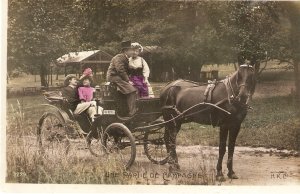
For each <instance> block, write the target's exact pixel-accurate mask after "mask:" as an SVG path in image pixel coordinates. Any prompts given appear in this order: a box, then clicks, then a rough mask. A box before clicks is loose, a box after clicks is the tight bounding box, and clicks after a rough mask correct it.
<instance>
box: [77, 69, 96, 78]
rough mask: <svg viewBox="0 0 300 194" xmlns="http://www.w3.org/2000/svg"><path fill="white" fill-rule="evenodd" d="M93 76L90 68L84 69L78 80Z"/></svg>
mask: <svg viewBox="0 0 300 194" xmlns="http://www.w3.org/2000/svg"><path fill="white" fill-rule="evenodd" d="M92 76H93V71H92V69H91V68H86V69H85V70H84V71H83V73H82V76H81V77H80V78H79V79H80V80H82V79H83V78H85V77H92Z"/></svg>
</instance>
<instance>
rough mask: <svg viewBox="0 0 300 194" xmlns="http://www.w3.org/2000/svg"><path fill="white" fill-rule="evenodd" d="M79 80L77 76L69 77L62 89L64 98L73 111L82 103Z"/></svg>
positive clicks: (66, 78)
mask: <svg viewBox="0 0 300 194" xmlns="http://www.w3.org/2000/svg"><path fill="white" fill-rule="evenodd" d="M77 85H78V80H77V78H76V76H75V75H67V76H66V77H65V81H64V86H65V87H64V88H63V89H62V91H61V92H62V96H63V97H64V98H66V100H67V102H68V103H69V108H70V109H71V111H73V112H74V111H75V109H76V107H77V105H78V104H79V103H80V100H79V96H78V90H77Z"/></svg>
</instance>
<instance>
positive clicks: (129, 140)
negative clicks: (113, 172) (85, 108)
mask: <svg viewBox="0 0 300 194" xmlns="http://www.w3.org/2000/svg"><path fill="white" fill-rule="evenodd" d="M94 97H95V98H96V102H97V105H98V106H101V107H102V108H103V112H102V115H100V116H99V117H98V118H96V119H95V123H96V125H97V126H96V130H97V133H96V135H95V133H94V132H93V131H91V130H90V129H91V126H92V122H91V120H90V119H89V117H88V115H87V114H86V113H82V114H80V115H74V114H73V113H72V111H71V110H70V109H69V108H68V103H67V102H66V101H65V100H64V99H63V97H62V96H61V95H60V94H56V95H53V93H52V94H49V93H48V94H45V99H46V100H47V101H48V102H49V104H48V106H51V107H52V108H54V111H51V112H46V113H45V114H44V115H43V116H42V117H41V119H40V121H39V125H38V140H39V143H40V145H42V144H43V142H42V139H43V137H42V136H43V124H44V123H45V121H46V120H47V117H49V116H52V117H53V116H54V117H56V119H57V120H58V121H57V122H56V123H55V124H53V123H52V124H50V125H51V126H52V128H51V129H53V128H55V130H54V131H55V132H54V133H53V134H52V136H54V137H51V138H50V139H51V140H52V139H59V142H58V143H61V142H62V139H63V138H62V136H65V137H66V138H65V139H67V141H69V140H70V137H71V138H72V137H75V138H78V137H81V138H82V137H85V140H86V142H87V146H88V148H89V150H90V152H91V153H92V154H93V155H94V156H100V155H101V156H102V155H103V149H102V148H105V151H104V152H105V153H110V152H112V150H116V149H117V150H118V152H121V150H122V151H123V150H125V152H124V154H122V157H121V158H122V160H124V155H127V156H128V158H127V159H125V161H122V163H123V164H124V167H125V168H129V167H130V166H131V165H132V164H133V162H134V160H135V155H136V145H143V147H144V149H145V153H146V155H147V157H148V158H149V159H150V160H151V161H152V162H154V163H156V164H164V163H166V162H167V158H168V156H167V152H166V149H165V143H164V139H163V136H164V127H162V126H159V127H156V128H154V129H151V130H149V129H147V130H143V129H142V130H141V127H142V128H143V126H149V125H151V124H153V123H154V124H155V123H159V122H161V120H159V118H160V117H161V115H162V112H161V106H160V99H159V98H141V99H138V100H137V101H136V103H137V108H138V111H137V113H136V114H135V115H134V116H133V117H130V118H129V117H126V116H124V115H125V114H126V111H127V109H126V101H125V98H124V96H122V95H121V94H120V93H119V92H118V91H117V90H116V88H115V86H114V85H102V86H97V87H96V92H95V93H94ZM74 128H75V129H76V130H74ZM137 128H138V129H139V130H137ZM44 131H47V132H48V130H44ZM58 131H60V132H61V135H58V134H59V133H58ZM82 132H83V133H82ZM93 133H94V134H93ZM71 134H72V135H71ZM74 134H75V135H74ZM50 136H51V134H50ZM58 136H59V137H60V138H57V137H58ZM45 139H46V140H47V138H45V137H44V140H43V141H45ZM48 139H49V138H48ZM99 140H100V141H99ZM64 144H65V145H67V146H66V147H68V149H69V147H70V143H64ZM109 146H110V147H109ZM112 147H113V148H112ZM158 148H159V150H157V152H159V153H161V156H158V157H157V156H155V157H154V156H153V150H152V151H151V149H158ZM68 149H66V153H67V152H68ZM150 151H151V152H150ZM150 153H151V154H152V155H151V154H150ZM162 153H163V154H162Z"/></svg>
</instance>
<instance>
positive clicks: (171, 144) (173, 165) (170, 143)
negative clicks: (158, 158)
mask: <svg viewBox="0 0 300 194" xmlns="http://www.w3.org/2000/svg"><path fill="white" fill-rule="evenodd" d="M176 136H177V128H176V126H174V125H169V126H168V127H166V137H167V138H165V139H166V140H167V141H166V147H167V150H168V152H169V155H170V157H169V161H168V163H169V164H170V168H169V170H170V171H174V170H175V171H176V170H179V169H180V166H179V164H178V157H177V153H176Z"/></svg>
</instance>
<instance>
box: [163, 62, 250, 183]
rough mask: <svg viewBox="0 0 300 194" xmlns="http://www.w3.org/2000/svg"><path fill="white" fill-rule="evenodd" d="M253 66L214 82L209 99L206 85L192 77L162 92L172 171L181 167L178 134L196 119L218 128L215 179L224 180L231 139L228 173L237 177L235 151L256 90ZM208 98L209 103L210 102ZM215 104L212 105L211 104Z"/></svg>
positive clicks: (172, 83)
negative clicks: (184, 124) (217, 154)
mask: <svg viewBox="0 0 300 194" xmlns="http://www.w3.org/2000/svg"><path fill="white" fill-rule="evenodd" d="M254 72H255V71H254V67H253V66H251V65H249V64H248V65H241V66H240V67H239V68H238V70H237V71H235V72H234V73H233V74H231V75H229V76H227V77H226V78H225V79H223V80H221V81H217V82H215V84H213V86H214V89H213V90H212V91H211V93H210V98H209V99H207V96H205V95H204V93H205V91H206V90H207V84H205V85H199V84H198V83H196V82H193V81H189V80H176V81H173V82H170V83H168V84H167V85H166V86H165V87H164V88H163V89H162V90H161V93H160V101H161V104H162V113H163V118H164V120H165V121H172V122H167V124H166V130H165V135H164V140H165V143H166V149H167V152H168V154H169V160H168V163H169V165H170V166H169V170H170V171H174V170H175V171H176V170H179V169H180V166H179V164H178V158H177V154H176V136H177V134H178V132H179V130H180V128H181V125H182V124H183V123H189V122H196V123H199V124H205V125H213V126H214V127H215V126H218V127H219V128H220V131H219V133H220V134H219V158H218V163H217V174H216V179H217V180H219V181H225V177H224V175H223V173H222V161H223V157H224V154H225V152H226V142H227V137H228V135H229V142H228V160H227V168H228V174H227V176H228V177H229V178H230V179H238V176H237V175H236V174H235V172H234V171H233V153H234V147H235V142H236V138H237V136H238V133H239V131H240V128H241V123H242V122H243V120H244V119H245V117H246V115H247V111H248V109H249V107H250V106H249V105H248V101H249V99H250V97H251V96H252V94H253V93H254V87H255V73H254ZM208 100H209V102H208ZM212 105H213V106H212Z"/></svg>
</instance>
